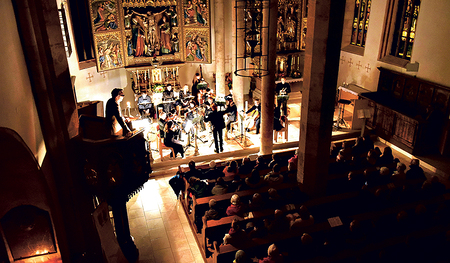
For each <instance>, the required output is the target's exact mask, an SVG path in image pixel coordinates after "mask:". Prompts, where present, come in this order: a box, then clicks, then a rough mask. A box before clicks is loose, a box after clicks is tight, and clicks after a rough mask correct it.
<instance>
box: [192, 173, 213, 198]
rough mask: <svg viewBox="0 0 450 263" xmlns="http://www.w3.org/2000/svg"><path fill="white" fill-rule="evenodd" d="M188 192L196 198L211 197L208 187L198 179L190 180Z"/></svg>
mask: <svg viewBox="0 0 450 263" xmlns="http://www.w3.org/2000/svg"><path fill="white" fill-rule="evenodd" d="M189 185H190V187H189V189H188V191H189V192H190V193H192V195H194V196H195V198H201V197H205V196H208V195H209V189H208V185H207V184H206V183H205V182H203V181H202V180H200V179H199V178H197V177H191V178H189Z"/></svg>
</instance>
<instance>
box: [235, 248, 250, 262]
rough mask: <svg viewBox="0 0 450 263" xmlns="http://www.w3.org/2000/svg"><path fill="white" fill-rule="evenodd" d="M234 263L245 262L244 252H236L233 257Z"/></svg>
mask: <svg viewBox="0 0 450 263" xmlns="http://www.w3.org/2000/svg"><path fill="white" fill-rule="evenodd" d="M234 262H236V263H244V262H247V255H245V252H244V250H238V251H237V252H236V255H235V256H234Z"/></svg>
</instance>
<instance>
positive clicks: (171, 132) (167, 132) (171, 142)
mask: <svg viewBox="0 0 450 263" xmlns="http://www.w3.org/2000/svg"><path fill="white" fill-rule="evenodd" d="M174 137H175V129H174V126H173V122H172V121H168V122H167V123H166V126H165V128H164V145H165V146H167V147H172V148H173V151H174V152H175V156H174V157H175V158H176V157H177V155H178V153H180V154H181V158H184V149H183V145H182V144H181V142H180V141H178V140H176V139H175V138H174ZM170 155H171V156H170V157H172V153H170Z"/></svg>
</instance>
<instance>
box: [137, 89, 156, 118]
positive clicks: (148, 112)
mask: <svg viewBox="0 0 450 263" xmlns="http://www.w3.org/2000/svg"><path fill="white" fill-rule="evenodd" d="M137 102H138V108H139V114H141V118H143V117H144V116H149V117H150V118H152V117H153V114H154V113H153V104H152V99H151V98H150V96H148V95H147V91H145V90H142V91H141V96H140V97H138V99H137Z"/></svg>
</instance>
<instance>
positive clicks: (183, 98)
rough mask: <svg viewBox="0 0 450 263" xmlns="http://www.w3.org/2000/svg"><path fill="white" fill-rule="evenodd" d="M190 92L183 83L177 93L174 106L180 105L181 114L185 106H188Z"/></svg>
mask: <svg viewBox="0 0 450 263" xmlns="http://www.w3.org/2000/svg"><path fill="white" fill-rule="evenodd" d="M190 96H191V92H190V91H189V86H188V85H184V87H183V90H180V92H179V93H178V100H177V101H176V102H175V105H176V106H180V107H181V113H182V114H183V113H184V112H185V110H186V108H187V107H188V106H189V97H190Z"/></svg>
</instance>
